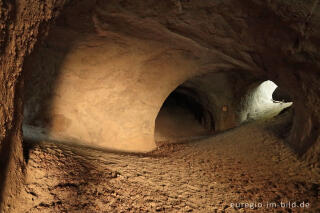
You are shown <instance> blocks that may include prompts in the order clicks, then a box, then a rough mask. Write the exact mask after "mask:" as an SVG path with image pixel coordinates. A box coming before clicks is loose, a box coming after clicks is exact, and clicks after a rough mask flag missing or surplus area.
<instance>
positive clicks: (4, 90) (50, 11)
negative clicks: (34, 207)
mask: <svg viewBox="0 0 320 213" xmlns="http://www.w3.org/2000/svg"><path fill="white" fill-rule="evenodd" d="M63 4H64V1H63V0H60V1H51V2H50V3H45V2H43V1H38V0H30V1H28V0H25V1H16V2H15V1H5V0H1V1H0V30H1V33H0V70H1V72H0V156H1V157H0V160H1V161H0V212H8V211H9V208H10V206H12V205H13V204H14V202H13V201H14V200H13V198H14V197H15V196H16V195H18V194H19V188H20V184H21V182H22V179H23V168H24V159H23V156H22V146H21V141H22V137H21V125H22V111H23V106H22V89H23V74H22V72H21V71H22V66H23V62H24V58H25V56H26V55H28V54H29V53H30V52H31V51H32V49H33V47H34V45H35V43H36V41H37V40H38V38H39V37H44V34H45V32H46V31H47V26H48V25H49V23H51V22H52V20H53V18H54V17H55V16H57V15H58V12H59V11H60V10H61V7H62V5H63Z"/></svg>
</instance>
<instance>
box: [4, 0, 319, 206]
mask: <svg viewBox="0 0 320 213" xmlns="http://www.w3.org/2000/svg"><path fill="white" fill-rule="evenodd" d="M64 2H65V1H64V0H56V1H50V2H43V1H39V0H21V1H16V2H9V1H6V0H1V1H0V28H1V33H0V67H1V68H0V69H1V72H0V94H1V96H0V99H1V101H0V149H1V150H0V151H1V155H0V156H1V167H0V168H1V171H0V174H1V176H0V177H1V180H0V184H1V185H0V189H1V192H0V193H1V194H0V196H1V201H0V203H1V208H0V211H1V212H6V211H7V209H8V207H9V206H10V205H12V201H13V200H12V198H14V196H15V195H16V194H18V188H19V183H20V182H21V179H22V174H23V170H21V168H23V164H24V163H23V156H22V150H21V123H22V101H21V91H20V89H19V88H22V86H23V85H22V79H23V78H24V77H26V78H27V77H30V76H31V79H32V80H29V81H30V82H33V83H37V84H46V83H47V82H50V81H53V84H50V85H51V86H53V88H55V89H57V91H58V93H57V94H53V95H52V96H50V97H47V99H48V100H47V101H48V102H50V103H49V104H48V105H47V106H52V104H55V103H59V102H62V101H69V100H70V101H72V100H75V99H79V100H84V99H86V100H87V101H89V102H92V103H93V104H95V105H97V106H98V108H99V110H101V111H104V110H107V111H109V112H110V114H108V115H111V116H112V123H109V121H108V120H107V118H105V119H104V118H101V117H99V116H100V113H99V112H97V111H93V112H92V114H93V115H94V116H95V119H91V120H90V121H89V122H93V123H94V122H96V121H99V122H102V124H104V125H109V129H108V131H107V130H105V129H102V130H101V134H110V135H108V137H109V136H110V137H114V139H115V140H118V139H119V142H121V144H122V145H124V146H127V144H125V142H123V141H125V140H126V138H132V140H133V141H136V142H137V143H139V142H141V143H143V144H148V148H147V149H150V148H152V147H153V146H154V144H152V142H150V140H152V139H153V137H152V134H153V133H152V131H153V127H154V123H152V122H151V121H148V122H147V123H143V122H142V121H144V120H145V119H144V118H145V115H146V114H148V115H149V116H150V115H152V116H153V117H156V115H157V113H158V110H159V109H160V107H161V104H162V103H163V102H164V100H165V98H166V97H167V96H168V95H169V94H170V92H172V91H173V90H174V89H175V88H176V87H177V86H178V85H180V84H182V83H183V82H185V81H187V80H188V79H190V78H192V77H195V76H197V75H201V74H203V73H208V72H230V71H234V72H236V73H240V71H241V72H244V73H246V75H253V76H255V77H256V78H258V79H260V80H268V79H269V80H272V81H273V82H275V83H276V84H277V85H278V86H279V87H281V88H283V89H284V90H286V91H288V93H289V94H292V96H293V101H294V103H295V106H294V110H295V116H294V120H293V127H292V129H291V133H290V136H289V138H288V142H289V144H290V145H291V146H292V147H294V148H295V149H296V151H297V152H299V153H300V154H303V153H306V152H307V155H308V156H307V158H306V159H309V160H310V161H315V160H317V159H318V157H317V156H319V153H318V152H317V151H316V150H318V145H317V147H315V146H316V141H317V140H318V141H319V140H320V139H319V135H320V130H319V126H320V108H319V106H320V81H319V79H320V75H319V67H320V64H319V63H320V62H319V61H320V60H319V52H320V51H319V46H320V45H319V44H320V30H319V29H320V28H319V25H320V9H319V4H318V1H313V0H307V1H303V2H302V1H295V0H290V1H283V0H276V1H261V0H242V1H236V0H227V1H218V0H217V1H212V0H204V1H198V0H189V1H186V0H181V1H178V0H166V1H157V0H148V1H145V0H139V1H138V0H137V1H129V0H122V1H117V0H112V1H102V0H97V1H91V0H90V1H89V0H81V1H70V2H69V3H68V5H67V6H66V7H65V10H64V11H63V13H62V16H61V17H60V20H59V22H58V23H57V24H56V25H55V27H54V28H53V29H52V32H51V33H50V35H49V36H50V38H51V39H49V40H47V41H46V42H45V43H43V44H42V45H40V44H39V45H38V47H39V48H37V51H36V52H35V53H34V55H33V56H31V57H30V58H29V59H28V61H29V62H27V63H26V64H25V69H24V70H23V71H24V72H22V66H23V62H24V58H25V57H26V56H27V55H28V54H29V53H31V52H32V49H33V47H34V45H35V43H36V41H37V40H38V39H39V38H42V37H44V33H43V32H46V31H47V26H49V24H50V23H51V20H52V19H53V18H54V17H55V16H57V14H58V13H59V12H60V11H62V7H61V6H62V5H63V4H64ZM54 37H56V38H57V39H54ZM52 38H53V39H52ZM43 45H44V46H43ZM46 45H48V46H46ZM99 51H100V53H101V54H98V53H99ZM84 53H86V55H87V56H88V55H90V57H89V58H85V59H84V60H85V61H82V60H81V58H83V56H84V55H83V54H84ZM37 55H38V56H39V57H40V58H39V57H37ZM32 57H35V58H34V59H32ZM49 58H50V59H51V60H52V61H51V60H48V59H49ZM32 61H33V62H32ZM41 61H43V62H47V63H48V64H45V63H42V62H41ZM30 63H31V64H30ZM32 63H34V64H32ZM90 63H92V64H90ZM80 65H81V66H80ZM38 66H44V67H42V68H41V69H39V70H47V71H48V70H49V71H48V72H46V73H48V76H47V78H45V80H43V79H42V81H43V82H35V79H34V77H35V76H34V74H33V73H32V72H35V73H36V72H37V69H35V70H32V68H33V67H34V68H38ZM84 67H85V68H84ZM29 68H31V69H29ZM89 68H90V71H91V72H88V69H89ZM100 69H102V70H103V71H102V72H100V71H99V72H98V70H100ZM61 70H64V72H60V73H58V74H59V75H58V76H55V77H54V76H50V75H55V74H56V71H61ZM129 70H130V71H129ZM30 72H31V73H30ZM113 72H116V74H113ZM112 79H114V81H113V80H112ZM118 79H122V80H123V81H122V82H123V84H122V85H118V86H114V85H115V83H116V82H118V81H117V80H118ZM58 80H61V81H62V82H64V83H65V84H59V85H58V84H55V83H56V82H57V81H58ZM104 81H105V82H104ZM87 82H88V83H87ZM89 82H90V84H89ZM27 83H28V82H27ZM68 83H69V85H68ZM70 83H72V85H78V86H79V87H80V89H79V90H77V91H76V90H75V89H74V87H73V86H72V85H70ZM106 84H107V85H106ZM88 85H95V87H92V88H88V87H87V86H88ZM102 85H103V87H102ZM132 85H134V86H132ZM46 86H47V85H45V86H42V87H40V88H47V89H48V90H49V89H50V88H49V87H46ZM104 86H106V87H104ZM245 87H246V86H244V87H243V88H245ZM114 88H117V90H116V91H115V92H114V93H110V94H114V95H113V96H111V95H110V96H108V100H109V99H110V101H111V102H112V103H120V102H117V101H116V100H117V99H118V98H119V97H121V98H123V101H122V103H124V105H120V106H119V105H116V104H115V106H114V108H113V107H112V106H109V107H108V109H105V108H104V104H105V103H103V102H102V103H97V102H96V101H97V99H96V97H102V96H103V95H104V94H105V93H104V90H110V91H112V90H113V89H114ZM239 88H240V87H239ZM239 88H238V90H242V89H239ZM88 89H95V90H96V91H95V93H96V94H97V95H94V94H93V92H92V91H89V90H88ZM43 90H46V89H43ZM50 90H51V89H50ZM148 90H154V91H155V92H154V93H148V94H150V97H149V96H145V95H143V97H141V94H140V92H141V91H148ZM41 92H42V91H41ZM238 92H239V93H244V92H243V91H238ZM43 93H45V91H43ZM59 94H65V95H66V96H65V97H59ZM129 94H132V95H133V94H134V96H135V97H132V96H130V95H129ZM118 95H121V96H118ZM29 97H30V96H29ZM141 101H143V102H141ZM36 102H37V101H36V100H34V101H33V102H30V103H33V104H34V105H36V104H35V103H36ZM234 102H237V101H236V100H235V101H234ZM66 103H67V102H66ZM74 103H75V102H74ZM76 103H77V104H78V105H74V104H73V103H70V102H69V103H67V105H68V107H66V108H59V109H58V108H57V109H58V111H55V110H51V109H52V108H49V109H50V110H49V112H50V113H53V114H55V115H58V116H57V117H56V118H57V124H59V125H52V126H50V128H53V129H56V130H59V131H60V130H61V129H68V131H71V132H72V133H73V132H74V133H77V134H78V133H79V134H80V135H81V137H88V136H89V135H90V134H91V133H89V132H87V130H85V131H82V130H81V131H78V132H77V131H76V129H77V128H79V130H80V129H84V128H86V126H85V125H84V124H83V123H82V122H79V123H78V124H73V123H71V122H69V119H70V118H66V117H65V116H64V117H63V116H60V114H62V113H60V112H67V110H73V111H72V113H74V114H73V116H74V117H73V119H75V120H76V119H78V120H79V118H78V117H77V115H78V114H77V113H79V115H86V112H81V111H79V109H83V107H87V106H81V104H83V103H84V102H81V101H77V102H76ZM129 105H130V106H131V108H130V111H131V112H136V114H135V115H133V114H132V113H131V112H130V113H129V112H128V106H129ZM149 105H150V106H149ZM27 106H28V105H27ZM30 106H32V104H31V105H29V107H30ZM53 106H54V105H53ZM114 109H116V110H114ZM120 109H122V110H123V113H128V114H127V115H128V117H127V118H126V120H125V121H124V120H123V118H119V121H116V118H118V117H117V114H118V113H117V112H118V110H120ZM76 110H78V111H79V112H76ZM112 110H114V111H112ZM29 111H30V110H29ZM68 113H69V111H68ZM29 115H32V111H31V112H29V114H28V116H29ZM137 117H141V118H142V119H141V123H136V126H134V127H133V126H130V125H129V126H126V127H125V128H124V129H125V130H124V129H123V131H122V132H121V134H124V135H125V136H126V138H123V137H122V136H121V135H118V136H117V135H114V134H115V129H117V130H118V129H122V128H123V126H122V124H123V122H126V121H127V120H131V119H132V120H136V118H137ZM73 125H77V126H76V127H75V126H73ZM104 128H107V127H104ZM131 128H132V129H131ZM136 131H142V132H143V133H144V134H143V137H140V136H138V135H136ZM96 133H97V132H92V134H93V135H95V134H96ZM99 134H100V133H99ZM99 134H98V135H99ZM96 140H97V141H98V140H99V138H96ZM113 142H114V141H113ZM318 144H319V143H318ZM143 146H144V145H143ZM132 147H133V148H132ZM132 147H131V148H130V150H133V149H134V147H135V146H132Z"/></svg>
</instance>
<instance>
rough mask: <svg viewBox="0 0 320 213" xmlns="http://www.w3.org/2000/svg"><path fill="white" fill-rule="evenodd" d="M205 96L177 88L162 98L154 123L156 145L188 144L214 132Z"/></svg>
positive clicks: (210, 112) (212, 119) (212, 118)
mask: <svg viewBox="0 0 320 213" xmlns="http://www.w3.org/2000/svg"><path fill="white" fill-rule="evenodd" d="M207 98H208V97H207V96H206V94H198V93H197V91H196V90H193V89H191V88H186V87H183V86H179V87H178V88H176V89H175V90H174V91H173V92H171V93H170V95H169V96H168V97H167V98H166V100H165V102H164V103H163V105H162V107H161V109H160V111H159V113H158V115H157V118H156V120H155V141H156V143H157V145H161V144H164V143H179V142H184V141H190V140H193V139H197V138H199V137H202V136H207V135H210V134H213V133H214V132H215V121H214V117H213V112H212V111H213V109H212V108H210V106H208V102H209V101H208V100H207Z"/></svg>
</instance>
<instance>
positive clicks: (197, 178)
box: [13, 115, 320, 213]
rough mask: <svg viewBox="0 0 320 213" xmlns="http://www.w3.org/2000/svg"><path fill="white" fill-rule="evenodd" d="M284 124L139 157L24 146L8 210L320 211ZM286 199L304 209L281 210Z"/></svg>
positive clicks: (319, 176) (319, 178)
mask: <svg viewBox="0 0 320 213" xmlns="http://www.w3.org/2000/svg"><path fill="white" fill-rule="evenodd" d="M287 123H288V122H287V119H286V115H281V116H279V117H278V118H276V119H272V120H268V121H259V122H254V123H248V124H246V125H243V126H241V127H239V128H237V129H234V130H230V131H228V132H225V133H222V134H219V135H216V136H213V137H209V138H206V139H203V140H201V141H197V142H192V143H188V144H175V145H168V146H163V147H161V148H159V149H158V150H156V151H154V152H153V153H149V154H146V155H134V154H130V155H129V154H121V153H118V154H117V153H108V152H104V151H102V150H93V149H90V148H86V147H81V146H70V145H63V144H55V143H49V142H41V143H31V142H28V143H27V144H26V148H28V149H29V150H28V151H26V153H25V154H26V156H27V157H28V165H27V168H26V171H27V177H26V186H25V189H24V190H23V191H22V193H21V199H20V200H19V201H18V202H17V206H16V209H15V210H14V211H13V212H85V213H90V212H251V211H254V212H304V211H306V212H320V172H319V170H318V169H311V168H309V167H308V166H307V165H304V163H302V162H300V161H299V160H298V159H297V158H296V157H295V155H294V154H293V153H292V152H291V151H290V150H289V149H288V148H287V147H286V146H285V145H284V144H283V143H284V142H283V140H282V139H281V137H283V136H284V135H285V134H286V131H285V130H286V129H287V126H288V124H287ZM280 129H281V130H282V131H281V132H280V131H279V130H280ZM289 201H291V202H299V204H300V205H303V204H304V205H305V206H307V205H308V204H309V208H306V207H305V208H282V207H281V204H282V205H284V204H287V205H288V202H289ZM239 203H242V205H241V206H239ZM245 203H248V205H250V204H251V205H254V204H255V205H256V206H255V207H254V206H251V208H250V207H248V206H247V207H246V206H244V205H245ZM267 203H275V205H277V206H278V207H277V208H274V207H270V204H269V206H268V207H267V205H268V204H267ZM233 205H237V207H235V206H233ZM260 205H263V207H260Z"/></svg>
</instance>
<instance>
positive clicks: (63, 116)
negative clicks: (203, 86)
mask: <svg viewBox="0 0 320 213" xmlns="http://www.w3.org/2000/svg"><path fill="white" fill-rule="evenodd" d="M61 36H64V34H63V35H61ZM54 42H57V39H56V38H54ZM63 42H65V41H64V40H63V39H62V40H61V43H60V44H58V45H57V44H56V43H50V41H48V44H47V47H40V48H39V50H38V51H37V52H36V53H35V54H34V55H33V56H32V57H33V59H34V58H39V59H40V60H32V61H31V60H30V63H27V65H26V69H28V70H30V73H32V75H33V78H32V79H31V80H30V82H27V87H29V88H28V89H27V90H29V93H28V94H27V95H26V99H27V101H26V110H25V111H26V113H25V114H26V116H25V124H30V125H36V126H40V127H43V128H44V129H47V130H49V132H50V134H51V135H54V136H56V137H59V138H62V139H65V140H73V141H77V142H81V143H86V144H90V145H94V146H101V147H105V148H110V149H117V150H124V151H149V150H152V149H154V148H155V143H154V137H153V134H154V121H155V118H156V115H157V113H158V111H159V110H160V107H161V105H162V102H163V100H164V99H165V97H166V96H167V94H168V93H170V91H171V90H172V89H173V88H175V87H176V86H177V85H179V83H180V82H181V81H183V80H184V79H185V78H186V77H188V76H189V75H190V74H192V73H194V72H195V71H194V70H196V69H194V65H193V64H192V63H190V61H188V60H187V58H183V57H181V55H180V54H179V52H177V53H174V58H171V57H172V56H171V55H170V57H168V56H167V55H166V54H164V55H162V56H158V57H157V58H156V59H154V60H153V61H149V60H150V58H149V56H148V55H147V54H146V53H150V52H154V50H158V51H159V52H161V51H163V49H164V47H163V45H162V44H158V43H152V42H141V41H139V40H136V41H125V40H118V43H115V42H114V41H113V40H110V39H109V38H103V39H101V38H99V37H96V36H88V37H85V38H81V40H79V41H75V42H73V43H72V47H65V46H63V45H64V44H63ZM127 42H128V43H127ZM121 43H122V44H121ZM124 44H125V45H124ZM57 46H59V47H60V49H58V48H56V47H57ZM67 48H69V49H67ZM66 49H67V52H61V51H66ZM44 55H45V56H46V57H43V56H44ZM34 61H37V63H34ZM54 61H56V62H57V63H59V66H57V64H56V63H53V62H54ZM164 62H165V63H164ZM48 77H51V78H52V79H51V80H49V81H48V82H47V83H49V84H52V85H51V88H50V90H47V91H45V92H43V91H42V90H45V89H46V88H47V85H41V83H40V82H41V79H43V78H44V79H45V78H48ZM37 101H39V102H37ZM26 134H28V133H27V132H26Z"/></svg>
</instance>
